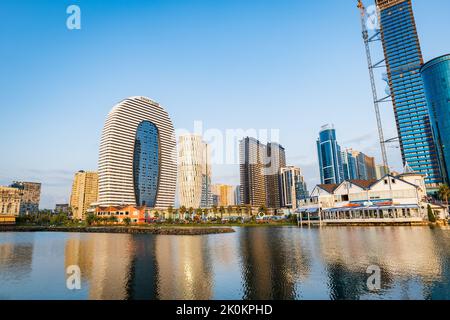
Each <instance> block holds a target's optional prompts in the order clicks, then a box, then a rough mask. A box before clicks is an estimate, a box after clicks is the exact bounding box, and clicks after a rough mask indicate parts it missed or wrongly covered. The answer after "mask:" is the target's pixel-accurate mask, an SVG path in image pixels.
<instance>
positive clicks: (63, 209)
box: [54, 203, 70, 214]
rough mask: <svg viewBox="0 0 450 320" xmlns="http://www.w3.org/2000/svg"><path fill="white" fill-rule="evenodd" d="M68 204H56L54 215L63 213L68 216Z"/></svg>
mask: <svg viewBox="0 0 450 320" xmlns="http://www.w3.org/2000/svg"><path fill="white" fill-rule="evenodd" d="M69 207H70V206H69V204H68V203H63V204H56V205H55V211H54V212H55V213H56V214H59V213H63V214H69V211H70V210H69Z"/></svg>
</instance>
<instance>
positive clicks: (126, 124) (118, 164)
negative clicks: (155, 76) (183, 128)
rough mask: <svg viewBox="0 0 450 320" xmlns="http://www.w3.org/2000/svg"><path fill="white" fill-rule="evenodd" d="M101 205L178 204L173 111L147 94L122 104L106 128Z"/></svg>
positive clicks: (103, 138)
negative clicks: (171, 117) (171, 115)
mask: <svg viewBox="0 0 450 320" xmlns="http://www.w3.org/2000/svg"><path fill="white" fill-rule="evenodd" d="M98 171H99V199H98V205H99V206H101V207H109V206H125V205H132V206H139V207H140V206H146V207H149V208H161V209H167V208H168V207H170V206H173V205H174V202H175V189H176V179H177V156H176V140H175V134H174V128H173V124H172V121H171V120H170V118H169V115H168V113H167V112H166V111H165V110H164V109H163V108H162V107H161V106H160V105H159V104H158V103H156V102H154V101H152V100H150V99H148V98H145V97H131V98H128V99H125V100H123V101H122V102H120V103H119V104H117V105H116V106H115V107H114V108H113V109H112V110H111V112H110V113H109V115H108V117H107V120H106V123H105V126H104V128H103V133H102V138H101V142H100V155H99V168H98Z"/></svg>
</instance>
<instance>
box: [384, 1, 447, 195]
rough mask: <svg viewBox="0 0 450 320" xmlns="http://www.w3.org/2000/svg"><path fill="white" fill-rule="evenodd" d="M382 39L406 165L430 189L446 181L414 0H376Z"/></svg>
mask: <svg viewBox="0 0 450 320" xmlns="http://www.w3.org/2000/svg"><path fill="white" fill-rule="evenodd" d="M376 4H377V5H378V7H379V13H380V14H379V16H380V29H381V38H382V43H383V48H384V55H385V61H386V66H387V73H388V79H389V86H390V89H391V94H392V100H393V105H394V113H395V119H396V122H397V130H398V135H399V140H400V147H401V152H402V158H403V163H404V164H408V165H409V166H410V167H411V168H412V169H413V170H414V171H415V172H416V173H420V174H423V175H425V176H426V180H425V181H426V184H427V188H429V189H435V188H437V187H438V185H439V184H441V183H442V182H443V179H442V174H441V171H440V167H439V163H438V155H437V150H436V145H435V143H434V141H433V135H432V130H431V124H430V117H429V112H428V108H427V101H426V97H425V92H424V86H423V81H422V78H421V76H420V68H421V66H422V64H423V57H422V52H421V49H420V43H419V37H418V35H417V30H416V24H415V19H414V14H413V9H412V3H411V0H376Z"/></svg>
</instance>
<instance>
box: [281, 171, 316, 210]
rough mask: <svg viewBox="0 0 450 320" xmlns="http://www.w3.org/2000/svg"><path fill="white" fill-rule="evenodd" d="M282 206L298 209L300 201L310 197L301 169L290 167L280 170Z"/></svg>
mask: <svg viewBox="0 0 450 320" xmlns="http://www.w3.org/2000/svg"><path fill="white" fill-rule="evenodd" d="M280 183H281V205H282V207H283V208H291V209H296V208H297V203H298V201H300V200H303V199H306V198H308V196H309V193H308V190H307V187H306V182H305V179H304V178H303V176H302V173H301V170H300V168H297V167H293V166H289V167H284V168H281V169H280Z"/></svg>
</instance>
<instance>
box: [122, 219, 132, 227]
mask: <svg viewBox="0 0 450 320" xmlns="http://www.w3.org/2000/svg"><path fill="white" fill-rule="evenodd" d="M123 223H124V224H125V225H126V226H129V225H130V224H131V219H130V217H126V218H125V219H123Z"/></svg>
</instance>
